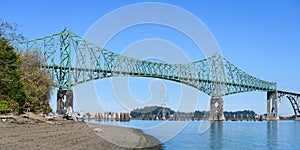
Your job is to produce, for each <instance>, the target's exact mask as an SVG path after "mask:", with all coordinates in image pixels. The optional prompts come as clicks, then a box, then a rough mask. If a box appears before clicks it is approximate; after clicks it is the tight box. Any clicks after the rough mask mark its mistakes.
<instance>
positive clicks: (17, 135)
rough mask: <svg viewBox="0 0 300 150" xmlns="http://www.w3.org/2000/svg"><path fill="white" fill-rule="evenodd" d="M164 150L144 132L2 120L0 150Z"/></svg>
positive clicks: (119, 128) (80, 125)
mask: <svg viewBox="0 0 300 150" xmlns="http://www.w3.org/2000/svg"><path fill="white" fill-rule="evenodd" d="M137 148H138V149H139V148H141V149H153V150H156V149H161V146H160V143H159V141H158V140H157V139H155V138H153V137H152V136H149V135H146V134H144V133H143V132H142V131H141V130H138V129H133V128H124V127H116V126H107V125H101V124H91V123H84V122H74V121H58V122H57V121H56V122H54V123H53V122H50V123H49V122H48V123H47V122H40V123H35V122H34V123H32V122H28V123H22V124H20V123H7V122H1V121H0V149H1V150H2V149H8V150H10V149H23V150H24V149H25V150H27V149H28V150H29V149H47V150H48V149H49V150H50V149H55V150H57V149H89V150H90V149H137Z"/></svg>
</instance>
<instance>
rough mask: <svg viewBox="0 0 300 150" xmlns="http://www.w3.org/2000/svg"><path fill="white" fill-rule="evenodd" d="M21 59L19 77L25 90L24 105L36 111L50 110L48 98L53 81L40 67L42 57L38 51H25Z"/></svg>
mask: <svg viewBox="0 0 300 150" xmlns="http://www.w3.org/2000/svg"><path fill="white" fill-rule="evenodd" d="M21 60H22V66H21V72H22V77H21V79H22V81H23V82H24V83H25V89H26V91H27V97H26V101H25V105H24V107H25V108H29V109H30V110H31V111H33V112H36V113H40V112H51V111H52V110H51V107H50V105H49V100H50V94H51V91H52V87H53V86H54V83H53V82H52V80H51V76H50V75H49V74H48V73H47V71H46V70H42V69H41V68H40V67H41V66H42V61H41V60H42V59H40V54H39V52H37V51H25V52H23V53H22V55H21Z"/></svg>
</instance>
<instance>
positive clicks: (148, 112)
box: [130, 106, 256, 120]
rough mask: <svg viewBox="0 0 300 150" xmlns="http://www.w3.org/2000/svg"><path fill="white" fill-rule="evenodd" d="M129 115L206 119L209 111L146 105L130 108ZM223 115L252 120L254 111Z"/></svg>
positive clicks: (146, 118)
mask: <svg viewBox="0 0 300 150" xmlns="http://www.w3.org/2000/svg"><path fill="white" fill-rule="evenodd" d="M130 115H131V117H132V119H142V120H165V119H169V120H207V119H208V118H209V111H199V110H196V111H195V112H179V111H174V110H172V109H171V108H167V107H162V106H146V107H144V108H139V109H135V110H132V111H131V112H130ZM224 116H225V118H226V119H228V120H241V119H244V120H245V119H247V120H254V119H255V116H256V113H255V112H254V111H251V110H243V111H236V112H227V111H225V112H224Z"/></svg>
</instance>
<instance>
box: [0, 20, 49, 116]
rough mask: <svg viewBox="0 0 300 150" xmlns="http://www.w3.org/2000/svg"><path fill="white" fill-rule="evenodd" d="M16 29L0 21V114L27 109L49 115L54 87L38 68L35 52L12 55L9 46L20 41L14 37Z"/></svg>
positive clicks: (38, 63)
mask: <svg viewBox="0 0 300 150" xmlns="http://www.w3.org/2000/svg"><path fill="white" fill-rule="evenodd" d="M16 27H17V25H16V24H11V23H8V22H4V21H3V20H2V19H1V18H0V111H1V110H2V109H3V110H4V111H7V110H10V111H11V110H12V111H13V112H14V113H15V114H19V113H22V110H24V108H30V110H31V111H33V112H36V113H39V112H51V111H52V109H51V107H50V105H49V99H50V94H51V90H52V87H53V85H54V84H53V82H51V79H50V75H49V74H48V73H47V72H46V71H45V70H41V69H40V66H41V64H42V62H41V59H40V58H39V56H40V55H39V54H38V53H37V52H29V51H26V52H23V53H22V54H18V53H16V52H15V50H14V48H13V47H12V46H11V44H14V43H17V42H20V41H22V40H23V39H24V37H23V36H22V35H21V34H16ZM20 56H21V57H20Z"/></svg>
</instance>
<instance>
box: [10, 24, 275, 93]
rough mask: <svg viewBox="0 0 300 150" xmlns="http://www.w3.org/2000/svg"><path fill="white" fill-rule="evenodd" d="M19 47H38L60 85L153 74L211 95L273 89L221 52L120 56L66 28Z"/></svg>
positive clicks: (21, 49)
mask: <svg viewBox="0 0 300 150" xmlns="http://www.w3.org/2000/svg"><path fill="white" fill-rule="evenodd" d="M15 47H16V49H17V50H19V51H24V50H31V51H40V52H41V54H42V59H43V61H44V63H43V66H41V67H42V68H45V69H47V70H49V72H50V73H51V75H52V77H53V79H54V81H55V83H56V84H57V86H58V87H59V88H60V89H71V88H72V87H73V86H75V85H77V84H81V83H85V82H88V81H91V80H97V79H102V78H109V77H114V76H138V77H154V78H161V79H167V80H172V81H176V82H180V83H183V84H186V85H189V86H192V87H194V88H197V89H199V90H201V91H203V92H205V93H206V94H208V95H210V96H212V97H221V96H225V95H229V94H235V93H241V92H250V91H257V90H259V91H274V90H277V84H276V83H273V82H267V81H264V80H261V79H258V78H256V77H253V76H251V75H249V74H247V73H245V72H244V71H242V70H241V69H239V68H237V67H236V66H234V65H233V64H231V63H230V62H229V61H227V60H226V59H225V58H223V57H222V56H221V55H218V54H215V55H213V56H211V57H209V58H206V59H203V60H200V61H196V62H190V63H186V64H167V63H159V62H150V61H146V60H139V59H135V58H131V57H127V56H123V55H120V54H117V53H114V52H111V51H108V50H105V49H103V48H100V47H98V46H96V45H94V44H92V43H89V42H88V41H85V40H83V39H81V38H80V37H79V36H77V35H75V34H73V33H72V32H71V31H70V30H67V29H64V30H63V31H62V32H60V33H58V34H54V35H52V36H47V37H44V38H40V39H36V40H32V41H28V42H24V43H19V44H17V45H15Z"/></svg>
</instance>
